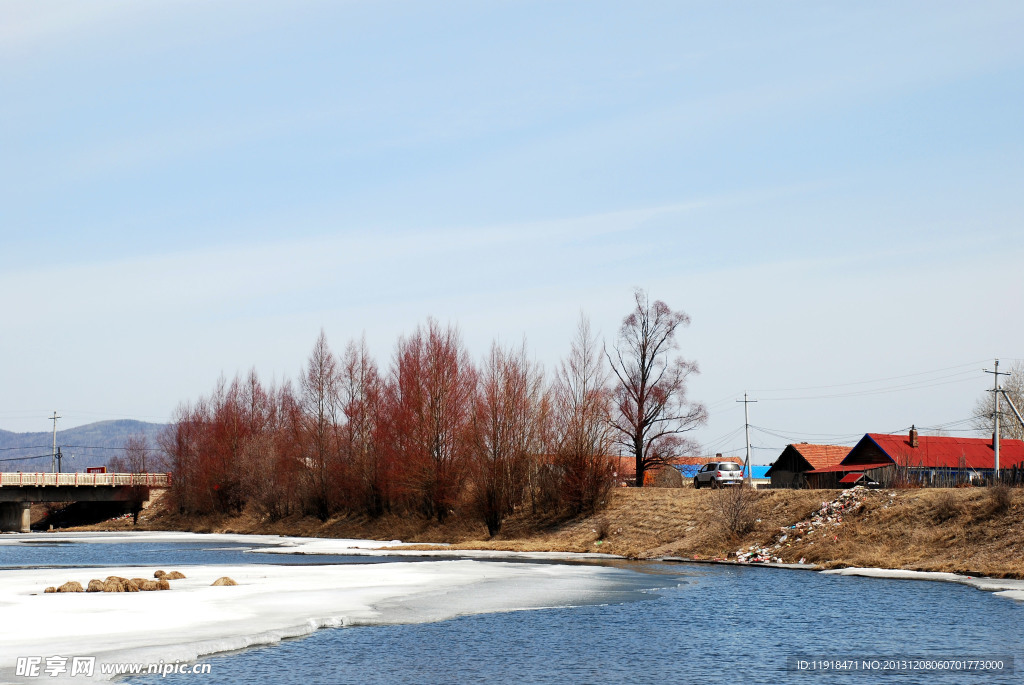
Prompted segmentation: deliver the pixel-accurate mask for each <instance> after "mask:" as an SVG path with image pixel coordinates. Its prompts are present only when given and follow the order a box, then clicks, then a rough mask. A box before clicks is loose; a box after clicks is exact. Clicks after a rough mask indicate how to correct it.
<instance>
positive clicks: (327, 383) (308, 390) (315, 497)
mask: <svg viewBox="0 0 1024 685" xmlns="http://www.w3.org/2000/svg"><path fill="white" fill-rule="evenodd" d="M299 386H300V393H301V394H300V402H301V408H302V420H301V423H300V429H301V431H302V435H301V441H300V442H301V444H302V445H303V448H304V449H303V453H304V454H303V457H304V460H305V463H306V468H307V472H308V474H309V487H310V500H311V501H310V503H311V505H312V509H313V513H315V514H316V516H317V517H318V518H319V519H320V520H321V521H325V520H327V517H328V516H329V515H330V511H331V508H332V507H331V505H332V491H331V487H330V484H331V481H332V473H331V469H334V468H338V466H339V464H338V459H337V458H336V457H337V432H338V427H339V423H340V420H341V396H340V392H339V369H338V360H337V358H336V357H335V356H334V353H333V352H331V348H330V347H329V346H328V344H327V336H326V334H325V333H324V332H323V331H322V330H321V331H320V337H319V338H317V341H316V344H315V345H314V346H313V351H312V352H311V353H310V355H309V359H308V361H307V362H306V369H305V371H304V372H303V374H302V377H301V379H300V384H299Z"/></svg>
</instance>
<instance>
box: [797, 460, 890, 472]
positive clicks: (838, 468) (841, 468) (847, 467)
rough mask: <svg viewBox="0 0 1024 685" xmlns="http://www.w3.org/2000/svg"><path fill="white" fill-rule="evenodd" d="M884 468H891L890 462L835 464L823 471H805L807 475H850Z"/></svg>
mask: <svg viewBox="0 0 1024 685" xmlns="http://www.w3.org/2000/svg"><path fill="white" fill-rule="evenodd" d="M886 466H892V462H891V461H887V462H884V463H881V464H836V465H835V466H828V467H826V468H823V469H814V470H813V471H807V473H850V472H852V471H867V470H868V469H880V468H883V467H886Z"/></svg>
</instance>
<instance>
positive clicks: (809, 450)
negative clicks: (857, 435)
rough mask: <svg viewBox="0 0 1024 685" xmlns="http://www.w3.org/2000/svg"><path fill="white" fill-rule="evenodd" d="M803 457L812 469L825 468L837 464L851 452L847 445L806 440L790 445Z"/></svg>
mask: <svg viewBox="0 0 1024 685" xmlns="http://www.w3.org/2000/svg"><path fill="white" fill-rule="evenodd" d="M790 447H792V448H793V449H794V450H796V451H797V452H798V453H799V454H800V456H801V457H803V458H804V459H806V460H807V463H808V464H810V465H811V468H812V469H823V468H827V467H829V466H835V465H836V464H838V463H839V462H841V461H842V460H843V459H845V458H846V455H847V454H849V453H850V448H849V447H847V446H846V445H811V444H808V443H806V442H801V443H797V444H795V445H790Z"/></svg>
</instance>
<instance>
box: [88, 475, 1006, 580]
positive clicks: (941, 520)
mask: <svg viewBox="0 0 1024 685" xmlns="http://www.w3.org/2000/svg"><path fill="white" fill-rule="evenodd" d="M839 492H840V491H833V490H766V491H749V490H747V491H744V493H745V494H744V497H743V499H742V501H741V502H740V506H739V508H737V505H736V501H735V497H733V498H732V499H730V494H731V493H729V492H722V491H709V490H706V489H702V490H693V489H692V488H643V489H637V488H618V489H615V490H613V491H612V492H611V493H610V494H609V497H608V500H607V502H606V506H605V507H604V508H603V509H602V510H601V511H599V512H597V513H595V514H593V515H590V516H584V517H578V518H574V519H564V518H563V519H558V518H554V517H550V516H548V517H545V516H538V515H533V514H531V513H529V512H528V511H523V512H520V513H518V514H516V515H515V516H514V517H512V518H510V519H508V520H507V521H506V522H505V525H504V527H503V528H502V530H501V532H500V533H499V534H498V535H497V536H495V537H494V538H488V537H487V531H486V528H485V527H484V525H483V524H482V523H480V522H479V521H476V520H474V519H471V518H468V517H466V516H464V515H455V516H451V517H449V519H448V520H447V521H446V522H445V524H444V525H439V524H437V522H436V521H432V520H426V519H423V518H419V517H415V516H395V515H385V516H383V517H381V518H378V519H373V520H371V519H367V518H364V517H354V516H343V517H337V518H333V519H329V520H328V521H326V522H321V521H319V520H317V519H315V518H310V517H299V516H293V517H289V518H285V519H282V520H279V521H273V522H271V521H265V520H260V519H259V518H258V517H256V516H254V515H252V514H250V513H243V514H241V515H238V516H230V517H229V516H208V517H203V518H190V517H185V516H181V515H179V514H177V513H176V512H171V511H169V510H168V509H167V508H165V507H163V506H162V505H161V503H160V502H156V503H154V506H153V507H151V508H150V509H149V510H147V511H146V512H144V513H143V515H142V516H141V517H140V519H139V524H138V526H132V523H131V520H115V521H108V522H106V523H101V524H96V525H92V526H85V527H82V528H79V530H132V529H134V530H185V531H195V532H219V533H269V534H280V535H296V536H313V537H353V538H369V539H377V540H393V539H399V540H403V541H406V542H420V543H424V545H428V546H429V545H430V544H431V543H450V544H451V546H452V547H453V548H454V549H490V550H508V551H567V552H603V553H608V554H616V555H621V556H624V557H628V558H635V559H651V558H657V557H663V556H676V557H684V558H688V559H701V560H713V559H719V560H728V559H730V558H731V557H734V556H735V553H736V552H737V551H738V550H740V549H743V548H747V547H748V546H750V545H762V546H764V545H767V546H773V545H774V544H775V543H776V542H778V540H779V538H780V536H782V535H784V534H785V535H787V540H786V541H785V542H784V543H782V544H781V545H780V547H779V549H778V550H774V551H773V552H772V554H773V555H775V556H778V557H781V558H782V560H783V561H784V562H789V563H793V562H797V561H799V560H800V559H801V558H802V559H804V560H805V561H806V562H807V563H811V564H816V565H818V566H820V567H823V568H838V567H845V566H866V567H877V568H899V569H909V570H919V571H951V572H955V573H962V574H966V575H975V576H992V577H1005V578H1024V525H1022V515H1024V491H1021V490H1007V489H1003V490H1002V491H996V490H995V489H987V488H964V489H928V490H875V491H866V492H865V493H864V494H863V505H862V506H861V507H860V508H859V509H858V510H856V511H854V512H847V513H844V514H843V515H842V521H841V522H840V523H839V524H838V525H835V526H833V525H832V524H831V523H829V524H827V525H825V526H822V527H820V528H818V529H817V530H815V531H814V532H813V533H810V534H805V535H802V536H801V535H800V534H794V533H795V531H794V530H793V529H789V526H792V525H794V524H795V523H797V522H799V521H803V520H806V519H807V518H808V517H810V516H811V514H812V513H813V512H815V511H816V510H817V509H818V508H819V507H820V506H821V504H822V502H823V501H826V500H834V499H835V498H836V497H837V495H838V494H839ZM784 527H785V528H787V530H786V531H783V530H781V529H782V528H784ZM736 531H740V532H736Z"/></svg>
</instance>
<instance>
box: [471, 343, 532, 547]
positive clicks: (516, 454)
mask: <svg viewBox="0 0 1024 685" xmlns="http://www.w3.org/2000/svg"><path fill="white" fill-rule="evenodd" d="M543 385H544V381H543V375H542V374H541V372H540V369H539V367H538V366H537V365H536V364H534V363H532V362H530V360H529V358H528V357H527V356H526V345H525V344H524V345H523V346H522V347H520V348H519V349H518V350H515V351H513V350H505V349H502V348H501V347H500V346H499V345H498V344H497V343H494V344H493V345H491V353H490V355H488V357H487V359H486V360H485V361H484V364H483V366H482V368H481V372H480V383H479V385H478V387H477V395H476V401H475V403H474V408H473V419H472V439H471V449H472V459H471V473H472V475H473V503H474V505H475V509H476V512H477V514H478V515H479V516H480V517H481V518H482V519H483V521H484V524H485V525H486V526H487V532H488V533H489V534H490V535H491V536H494V535H496V534H497V533H498V531H499V530H500V529H501V524H502V522H503V521H504V519H505V518H506V517H507V516H509V515H510V514H512V512H513V511H515V508H516V506H518V505H519V504H520V503H521V502H522V500H523V497H524V494H525V492H526V485H527V476H528V469H529V466H530V459H531V457H532V455H534V454H536V453H537V452H538V451H539V446H540V438H541V420H542V419H541V415H540V414H541V412H542V399H543V392H544V388H543Z"/></svg>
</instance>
